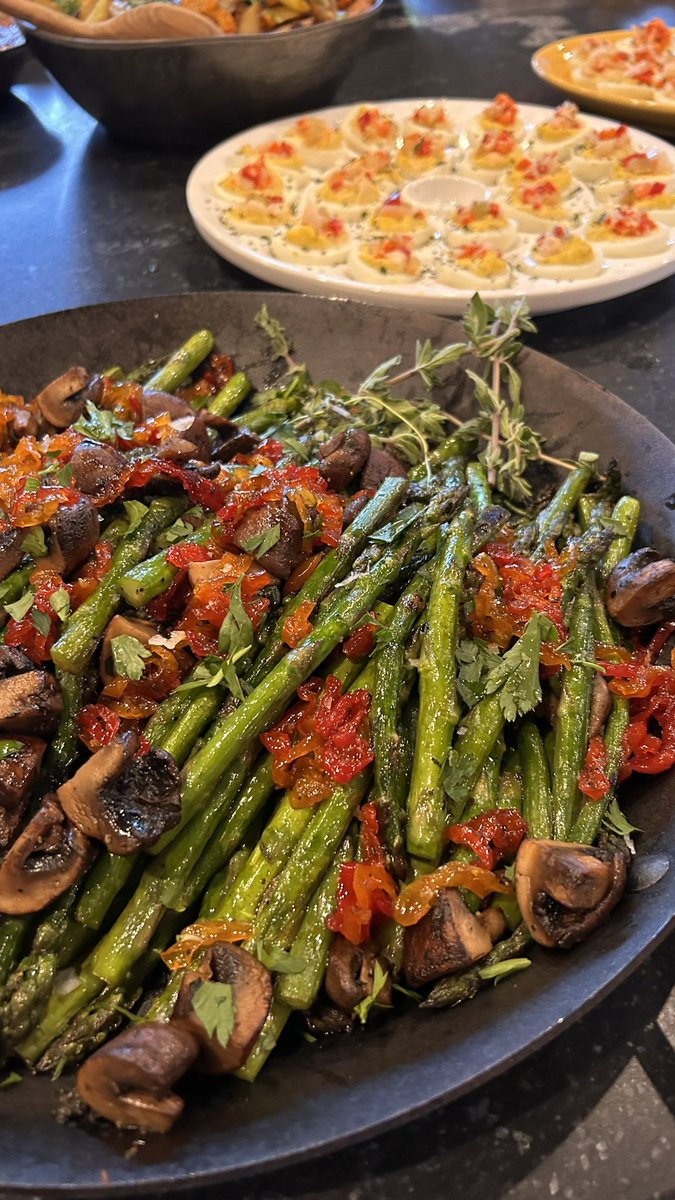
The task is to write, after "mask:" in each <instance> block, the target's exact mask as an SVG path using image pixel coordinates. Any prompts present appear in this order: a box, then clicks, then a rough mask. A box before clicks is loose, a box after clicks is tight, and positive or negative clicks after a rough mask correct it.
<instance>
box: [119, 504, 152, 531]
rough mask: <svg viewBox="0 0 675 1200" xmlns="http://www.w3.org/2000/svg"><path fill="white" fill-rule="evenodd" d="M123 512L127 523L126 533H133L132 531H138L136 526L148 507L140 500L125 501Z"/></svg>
mask: <svg viewBox="0 0 675 1200" xmlns="http://www.w3.org/2000/svg"><path fill="white" fill-rule="evenodd" d="M124 511H125V513H126V515H127V518H128V521H129V528H128V529H127V533H133V531H134V529H138V526H139V525H140V523H141V521H142V520H143V518H144V516H145V515H146V513H147V512H148V506H147V504H142V503H141V501H140V500H125V501H124Z"/></svg>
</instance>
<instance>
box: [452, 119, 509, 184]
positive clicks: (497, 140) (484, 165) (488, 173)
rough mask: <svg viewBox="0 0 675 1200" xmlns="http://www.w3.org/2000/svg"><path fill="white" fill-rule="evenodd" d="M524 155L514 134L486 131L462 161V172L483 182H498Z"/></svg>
mask: <svg viewBox="0 0 675 1200" xmlns="http://www.w3.org/2000/svg"><path fill="white" fill-rule="evenodd" d="M520 157H522V152H521V147H520V146H519V145H518V143H517V141H516V139H515V138H514V136H513V134H511V133H507V132H505V131H504V132H501V133H486V134H484V135H483V137H482V138H481V140H480V142H479V143H478V145H477V146H476V148H475V149H474V150H470V151H469V153H468V154H467V156H466V159H465V160H464V162H463V163H462V174H463V175H468V177H469V178H470V179H478V180H480V182H481V183H486V184H488V185H489V184H494V183H498V181H499V180H500V178H501V177H502V176H503V175H504V174H505V172H506V171H508V170H509V168H510V167H512V166H513V164H514V162H516V161H517V159H518V158H520Z"/></svg>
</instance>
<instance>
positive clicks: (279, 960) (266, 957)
mask: <svg viewBox="0 0 675 1200" xmlns="http://www.w3.org/2000/svg"><path fill="white" fill-rule="evenodd" d="M255 952H256V957H257V959H258V961H259V962H261V963H262V965H263V966H264V967H267V970H268V971H276V972H277V973H278V974H279V975H298V974H299V973H300V971H304V969H305V967H306V966H307V964H306V962H305V960H304V958H301V957H300V955H299V954H290V953H289V952H288V951H287V950H280V949H279V947H278V946H271V947H270V948H269V949H267V947H266V946H265V945H264V943H263V942H262V941H257V942H256V944H255Z"/></svg>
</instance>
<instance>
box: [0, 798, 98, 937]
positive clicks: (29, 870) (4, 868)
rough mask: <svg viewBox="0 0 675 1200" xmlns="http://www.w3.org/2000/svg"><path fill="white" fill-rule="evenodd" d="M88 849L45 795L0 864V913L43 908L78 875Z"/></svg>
mask: <svg viewBox="0 0 675 1200" xmlns="http://www.w3.org/2000/svg"><path fill="white" fill-rule="evenodd" d="M89 848H90V847H89V842H88V841H87V838H86V837H84V835H83V834H82V833H80V831H79V829H77V828H76V827H75V826H74V825H73V824H71V822H70V821H69V820H68V818H67V816H66V815H65V813H64V812H63V809H62V808H61V805H60V804H59V803H58V801H57V800H56V797H55V796H45V798H44V800H43V801H42V807H41V808H40V809H39V811H38V812H37V813H36V814H35V816H34V817H33V818H32V820H31V821H29V822H28V824H27V826H26V828H25V829H24V830H23V832H22V833H20V834H19V836H18V838H17V839H16V841H15V842H14V845H13V846H11V847H10V849H9V850H8V851H7V854H6V855H5V857H4V859H3V861H2V864H0V912H3V913H10V914H11V915H13V916H16V915H19V914H21V913H30V912H38V911H39V910H40V909H42V908H45V906H46V905H47V904H50V903H51V901H52V900H56V898H57V896H60V895H61V893H62V892H65V890H66V888H68V887H70V885H71V883H74V882H75V880H76V879H78V878H79V876H80V875H81V874H82V872H83V871H84V869H85V867H86V865H87V863H88V861H89Z"/></svg>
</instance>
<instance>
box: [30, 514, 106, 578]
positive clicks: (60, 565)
mask: <svg viewBox="0 0 675 1200" xmlns="http://www.w3.org/2000/svg"><path fill="white" fill-rule="evenodd" d="M98 527H99V516H98V513H97V511H96V509H95V508H94V505H93V504H92V502H91V500H90V499H89V497H88V496H81V497H80V499H79V500H77V501H76V502H75V504H69V505H68V507H63V508H59V509H57V511H56V512H55V513H54V515H53V517H50V518H49V520H48V522H47V525H46V533H47V557H46V558H43V559H42V560H41V562H40V566H41V567H46V568H49V569H50V570H52V571H56V572H57V574H59V575H63V576H66V575H70V574H71V572H72V571H74V570H75V569H76V568H77V567H80V566H81V565H82V563H83V562H84V561H85V559H87V558H88V557H89V555H90V554H91V552H92V550H93V549H94V546H95V545H96V543H97V541H98Z"/></svg>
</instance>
